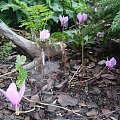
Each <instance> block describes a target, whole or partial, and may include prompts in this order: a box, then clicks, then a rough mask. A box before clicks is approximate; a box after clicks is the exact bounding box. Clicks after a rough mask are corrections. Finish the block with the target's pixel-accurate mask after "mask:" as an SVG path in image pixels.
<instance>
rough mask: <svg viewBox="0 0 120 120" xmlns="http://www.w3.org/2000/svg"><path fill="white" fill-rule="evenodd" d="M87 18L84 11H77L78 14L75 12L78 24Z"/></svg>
mask: <svg viewBox="0 0 120 120" xmlns="http://www.w3.org/2000/svg"><path fill="white" fill-rule="evenodd" d="M87 18H88V15H87V14H85V13H83V14H81V13H78V14H77V19H78V21H79V24H81V23H83V22H84V21H86V20H87Z"/></svg>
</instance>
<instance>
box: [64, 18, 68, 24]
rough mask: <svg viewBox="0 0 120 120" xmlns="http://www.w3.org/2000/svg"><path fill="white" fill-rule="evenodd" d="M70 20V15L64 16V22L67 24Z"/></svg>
mask: <svg viewBox="0 0 120 120" xmlns="http://www.w3.org/2000/svg"><path fill="white" fill-rule="evenodd" d="M67 22H68V16H67V17H64V24H66V23H67Z"/></svg>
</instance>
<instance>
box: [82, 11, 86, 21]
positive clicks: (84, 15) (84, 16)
mask: <svg viewBox="0 0 120 120" xmlns="http://www.w3.org/2000/svg"><path fill="white" fill-rule="evenodd" d="M82 16H83V21H85V20H87V14H85V13H83V14H82Z"/></svg>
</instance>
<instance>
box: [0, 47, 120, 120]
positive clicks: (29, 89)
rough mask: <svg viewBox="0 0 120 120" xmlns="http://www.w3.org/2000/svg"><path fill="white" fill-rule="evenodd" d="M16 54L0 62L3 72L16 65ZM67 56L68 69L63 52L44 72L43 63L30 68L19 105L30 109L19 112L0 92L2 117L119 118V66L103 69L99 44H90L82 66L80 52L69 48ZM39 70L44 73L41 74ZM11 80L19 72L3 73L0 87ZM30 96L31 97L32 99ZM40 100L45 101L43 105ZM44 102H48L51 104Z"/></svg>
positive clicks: (55, 119) (22, 119)
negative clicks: (62, 60) (63, 63)
mask: <svg viewBox="0 0 120 120" xmlns="http://www.w3.org/2000/svg"><path fill="white" fill-rule="evenodd" d="M16 54H17V53H14V54H12V55H10V56H8V57H6V58H5V60H4V61H3V62H1V63H0V74H1V75H2V74H4V73H7V72H9V71H11V70H12V69H13V68H14V64H15V60H16ZM67 57H68V62H67V69H66V70H64V69H63V66H62V63H61V56H58V57H56V58H54V62H47V61H46V65H45V68H44V72H43V70H42V69H41V65H40V66H37V67H35V68H34V69H32V70H29V71H28V72H29V76H28V79H27V80H26V92H25V94H24V98H23V100H22V102H21V106H20V108H21V110H22V111H27V112H26V113H22V114H20V115H19V116H16V115H15V110H14V109H13V108H12V107H10V105H9V103H8V102H6V101H5V99H4V97H3V96H2V94H0V119H1V120H119V119H120V84H119V83H120V81H119V80H120V69H119V66H116V68H115V69H114V70H111V71H110V70H108V69H107V68H105V69H104V67H105V64H104V61H101V60H103V59H106V56H105V55H104V53H103V51H102V50H101V49H98V48H94V49H91V47H88V48H87V50H86V52H85V58H84V66H82V67H80V66H81V55H80V54H76V53H75V52H74V51H71V50H67ZM98 58H99V59H98ZM117 61H118V59H117ZM103 69H104V70H103ZM76 71H78V72H76ZM40 73H43V74H42V75H41V74H40ZM11 80H13V81H15V80H16V74H14V73H13V74H10V75H7V76H4V77H1V78H0V88H2V89H4V90H5V89H6V88H7V86H8V85H9V84H10V82H11ZM25 98H28V99H29V100H26V99H25ZM30 100H32V101H31V102H30ZM33 101H36V102H33ZM40 102H42V103H43V104H42V105H41V103H40ZM45 103H49V105H46V104H45ZM51 104H52V105H53V106H51ZM54 105H58V106H61V107H63V108H60V107H58V106H54ZM33 108H35V109H34V110H33V111H31V112H30V111H29V112H28V110H31V109H33ZM65 108H67V110H65ZM70 110H72V111H73V112H72V111H70Z"/></svg>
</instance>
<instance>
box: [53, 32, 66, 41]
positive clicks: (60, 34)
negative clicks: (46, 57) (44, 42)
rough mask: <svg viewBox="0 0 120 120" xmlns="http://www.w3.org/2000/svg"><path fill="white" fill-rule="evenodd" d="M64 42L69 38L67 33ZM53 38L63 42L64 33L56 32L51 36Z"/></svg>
mask: <svg viewBox="0 0 120 120" xmlns="http://www.w3.org/2000/svg"><path fill="white" fill-rule="evenodd" d="M63 37H64V40H66V39H67V38H68V35H67V34H66V33H64V36H63ZM51 38H54V39H57V40H62V39H63V38H62V32H54V33H52V35H51Z"/></svg>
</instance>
